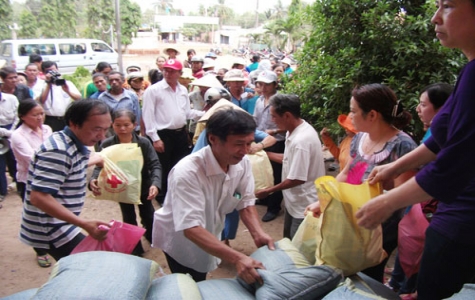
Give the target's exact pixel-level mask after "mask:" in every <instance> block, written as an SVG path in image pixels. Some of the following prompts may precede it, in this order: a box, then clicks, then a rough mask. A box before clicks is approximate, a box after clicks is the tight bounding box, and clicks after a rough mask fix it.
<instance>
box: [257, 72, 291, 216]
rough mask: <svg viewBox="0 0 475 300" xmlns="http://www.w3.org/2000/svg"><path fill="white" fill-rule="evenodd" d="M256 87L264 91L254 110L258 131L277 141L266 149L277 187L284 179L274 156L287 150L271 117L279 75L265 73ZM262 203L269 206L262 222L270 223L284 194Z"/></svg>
mask: <svg viewBox="0 0 475 300" xmlns="http://www.w3.org/2000/svg"><path fill="white" fill-rule="evenodd" d="M256 85H258V86H259V87H260V88H261V91H262V95H261V96H260V97H259V99H257V101H256V107H255V109H254V119H255V120H256V123H257V129H258V130H261V131H265V132H266V133H268V134H270V135H273V136H274V137H275V138H276V140H277V143H275V145H273V146H272V147H269V148H267V149H266V151H268V156H269V159H270V160H271V165H272V171H273V173H274V185H277V184H279V183H280V182H281V178H282V160H280V161H279V158H278V157H279V156H277V158H276V159H274V160H273V157H274V154H276V153H278V154H281V153H284V150H285V130H280V129H278V127H277V125H276V124H275V123H274V122H273V121H272V116H271V115H270V105H269V100H270V98H271V97H272V96H274V95H275V94H277V74H275V73H274V72H272V71H263V72H262V73H260V74H259V76H258V77H257V80H256ZM262 201H263V203H266V204H267V213H266V214H265V215H264V216H263V217H262V221H263V222H269V221H272V220H274V219H275V218H277V216H278V214H279V212H280V205H281V203H282V192H281V191H277V192H275V193H273V194H271V195H269V196H268V197H266V198H264V199H262Z"/></svg>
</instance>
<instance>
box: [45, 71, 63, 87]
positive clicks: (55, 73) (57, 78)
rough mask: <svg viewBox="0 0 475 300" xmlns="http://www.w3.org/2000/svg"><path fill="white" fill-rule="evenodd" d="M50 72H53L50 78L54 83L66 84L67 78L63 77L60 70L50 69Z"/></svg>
mask: <svg viewBox="0 0 475 300" xmlns="http://www.w3.org/2000/svg"><path fill="white" fill-rule="evenodd" d="M48 74H51V78H50V80H49V82H50V83H52V84H54V85H65V84H66V80H65V79H63V78H60V77H61V74H60V73H59V72H58V71H53V70H51V71H49V72H48Z"/></svg>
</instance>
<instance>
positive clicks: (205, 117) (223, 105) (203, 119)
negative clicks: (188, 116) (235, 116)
mask: <svg viewBox="0 0 475 300" xmlns="http://www.w3.org/2000/svg"><path fill="white" fill-rule="evenodd" d="M230 107H232V108H234V109H237V110H241V111H244V112H246V113H248V112H247V111H245V110H244V109H242V108H240V107H239V106H237V105H236V104H234V103H232V102H231V101H229V100H226V99H224V98H223V99H221V100H219V101H218V102H216V103H215V104H214V105H213V106H212V107H211V108H210V109H209V110H208V111H207V112H206V113H205V114H204V115H203V116H202V117H201V119H200V120H199V121H198V122H201V123H203V122H206V121H208V119H209V118H210V117H211V116H212V115H213V114H214V113H215V112H216V111H217V110H218V109H226V108H230Z"/></svg>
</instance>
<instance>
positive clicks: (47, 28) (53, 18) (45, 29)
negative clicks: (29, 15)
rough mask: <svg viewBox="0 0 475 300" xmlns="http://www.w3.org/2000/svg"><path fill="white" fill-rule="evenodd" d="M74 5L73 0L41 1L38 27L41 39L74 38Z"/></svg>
mask: <svg viewBox="0 0 475 300" xmlns="http://www.w3.org/2000/svg"><path fill="white" fill-rule="evenodd" d="M76 17H77V11H76V5H75V1H74V0H49V1H42V6H41V10H40V13H39V16H38V25H39V29H40V31H41V33H42V36H43V37H46V38H74V37H76Z"/></svg>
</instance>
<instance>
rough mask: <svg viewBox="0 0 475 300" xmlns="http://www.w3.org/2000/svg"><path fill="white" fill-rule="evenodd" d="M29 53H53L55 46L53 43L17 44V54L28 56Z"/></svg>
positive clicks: (54, 52)
mask: <svg viewBox="0 0 475 300" xmlns="http://www.w3.org/2000/svg"><path fill="white" fill-rule="evenodd" d="M30 54H39V55H55V54H56V47H55V46H54V44H19V45H18V55H20V56H30Z"/></svg>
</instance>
